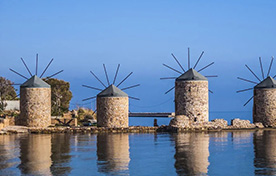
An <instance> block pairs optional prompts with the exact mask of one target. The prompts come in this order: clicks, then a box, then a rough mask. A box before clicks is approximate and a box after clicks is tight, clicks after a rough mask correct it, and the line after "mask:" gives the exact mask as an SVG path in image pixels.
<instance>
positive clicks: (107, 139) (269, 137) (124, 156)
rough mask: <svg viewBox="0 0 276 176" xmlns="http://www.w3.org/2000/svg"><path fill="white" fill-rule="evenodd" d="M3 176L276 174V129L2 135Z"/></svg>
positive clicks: (0, 144) (0, 173) (0, 153)
mask: <svg viewBox="0 0 276 176" xmlns="http://www.w3.org/2000/svg"><path fill="white" fill-rule="evenodd" d="M0 169H1V170H0V175H81V176H85V175H138V176H139V175H150V176H152V175H276V130H264V131H236V132H213V133H181V134H99V135H91V134H76V135H75V134H74V135H73V134H29V135H28V134H25V135H2V136H0Z"/></svg>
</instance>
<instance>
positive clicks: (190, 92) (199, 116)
mask: <svg viewBox="0 0 276 176" xmlns="http://www.w3.org/2000/svg"><path fill="white" fill-rule="evenodd" d="M208 92H209V90H208V81H176V82H175V115H185V116H187V117H188V118H189V119H190V120H191V121H197V122H206V121H208V120H209V103H208Z"/></svg>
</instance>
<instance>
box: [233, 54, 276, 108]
mask: <svg viewBox="0 0 276 176" xmlns="http://www.w3.org/2000/svg"><path fill="white" fill-rule="evenodd" d="M273 60H274V57H271V61H270V65H269V68H268V72H267V75H266V76H267V77H266V78H265V75H264V69H263V64H262V58H261V57H259V62H260V68H261V73H262V77H261V78H262V79H260V78H259V77H258V76H257V75H256V74H255V73H254V72H253V71H252V69H251V68H250V67H249V66H248V65H246V64H245V67H246V68H247V69H248V70H249V71H250V72H251V73H252V75H253V76H254V77H255V78H256V79H257V80H258V81H259V82H256V81H251V80H248V79H245V78H241V77H237V78H238V79H240V80H242V81H246V82H249V83H252V84H255V86H254V87H251V88H247V89H243V90H238V91H237V93H240V92H246V91H249V90H252V89H275V88H276V80H275V79H274V78H275V77H276V75H275V76H273V77H271V76H269V74H270V71H271V67H272V64H273ZM253 98H254V95H253V96H251V98H249V100H247V102H246V103H245V104H244V105H243V106H246V105H247V104H248V103H249V102H250V101H251V100H252V99H253Z"/></svg>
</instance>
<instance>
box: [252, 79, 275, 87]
mask: <svg viewBox="0 0 276 176" xmlns="http://www.w3.org/2000/svg"><path fill="white" fill-rule="evenodd" d="M275 88H276V80H275V79H273V78H272V77H271V76H268V77H267V78H266V79H264V80H263V81H262V82H260V83H259V84H257V85H256V86H255V87H254V89H275Z"/></svg>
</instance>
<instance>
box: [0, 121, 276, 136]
mask: <svg viewBox="0 0 276 176" xmlns="http://www.w3.org/2000/svg"><path fill="white" fill-rule="evenodd" d="M259 129H274V128H269V127H264V126H263V125H262V124H261V123H255V124H252V123H250V121H249V120H240V119H233V120H232V121H231V125H227V121H226V120H223V119H215V120H213V121H210V122H204V123H196V122H194V123H191V122H189V123H187V121H185V120H184V121H183V118H181V120H180V119H177V118H176V119H174V121H172V122H171V123H170V125H168V126H165V125H162V126H159V127H147V126H130V127H126V128H107V127H95V126H93V127H47V128H37V127H25V126H7V127H5V128H3V129H1V131H0V134H17V133H30V134H51V133H73V134H74V133H80V134H86V133H90V134H98V133H177V132H200V131H202V132H204V131H214V132H215V131H229V130H259Z"/></svg>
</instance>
